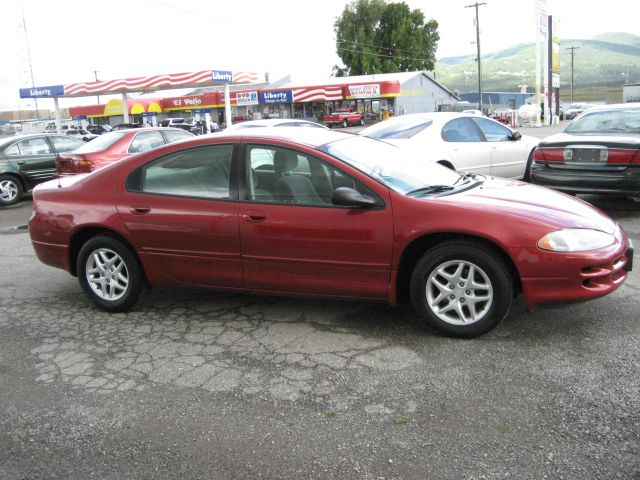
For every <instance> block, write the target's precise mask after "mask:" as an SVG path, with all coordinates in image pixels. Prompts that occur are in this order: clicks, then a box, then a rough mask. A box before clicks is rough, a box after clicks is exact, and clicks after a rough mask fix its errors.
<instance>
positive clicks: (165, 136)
mask: <svg viewBox="0 0 640 480" xmlns="http://www.w3.org/2000/svg"><path fill="white" fill-rule="evenodd" d="M192 137H193V135H192V134H191V133H189V132H185V131H182V130H179V129H176V128H136V129H130V130H117V131H115V132H109V133H105V134H104V135H100V136H99V137H98V138H96V139H95V140H93V141H92V142H89V143H87V144H85V145H83V146H82V147H80V148H78V149H77V150H74V151H73V152H68V153H64V154H60V155H58V157H57V158H56V174H55V176H56V177H61V176H66V175H76V174H78V173H89V172H92V171H94V170H97V169H99V168H102V167H104V166H106V165H109V164H111V163H113V162H117V161H118V160H121V159H123V158H125V157H128V156H129V155H132V154H134V153H140V152H145V151H147V150H150V149H152V148H156V147H159V146H160V145H165V144H167V143H172V142H177V141H179V140H186V139H188V138H192Z"/></svg>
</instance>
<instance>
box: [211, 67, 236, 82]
mask: <svg viewBox="0 0 640 480" xmlns="http://www.w3.org/2000/svg"><path fill="white" fill-rule="evenodd" d="M211 80H212V81H214V82H222V83H231V80H233V74H232V73H231V71H230V70H211Z"/></svg>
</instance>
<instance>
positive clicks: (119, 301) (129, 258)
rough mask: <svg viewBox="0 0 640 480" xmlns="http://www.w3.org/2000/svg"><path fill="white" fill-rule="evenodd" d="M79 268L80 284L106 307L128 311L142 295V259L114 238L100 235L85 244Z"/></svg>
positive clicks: (91, 297)
mask: <svg viewBox="0 0 640 480" xmlns="http://www.w3.org/2000/svg"><path fill="white" fill-rule="evenodd" d="M76 267H77V272H78V280H79V281H80V286H81V287H82V289H83V290H84V292H85V293H86V294H87V295H88V297H89V298H90V299H91V301H92V302H93V303H95V304H96V305H97V306H99V307H100V308H102V309H103V310H106V311H108V312H124V311H127V310H129V309H130V308H131V307H132V306H133V305H135V303H136V302H137V301H138V299H139V298H140V294H141V293H142V290H143V286H144V279H143V275H142V271H141V268H140V265H139V263H138V260H137V259H136V258H135V256H134V255H133V254H132V253H131V251H130V250H129V249H128V248H127V247H126V246H125V245H124V244H123V243H122V242H121V241H119V240H118V239H116V238H114V237H111V236H109V235H98V236H96V237H93V238H92V239H91V240H89V241H88V242H87V243H85V244H84V245H83V246H82V248H81V249H80V253H79V255H78V261H77V264H76Z"/></svg>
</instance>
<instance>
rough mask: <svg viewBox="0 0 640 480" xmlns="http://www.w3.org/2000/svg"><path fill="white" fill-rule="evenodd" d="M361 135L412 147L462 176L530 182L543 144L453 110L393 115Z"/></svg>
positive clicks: (500, 126)
mask: <svg viewBox="0 0 640 480" xmlns="http://www.w3.org/2000/svg"><path fill="white" fill-rule="evenodd" d="M360 135H363V136H365V137H369V138H375V139H377V140H383V141H385V142H387V143H392V144H394V145H398V146H400V147H403V148H407V149H411V150H413V151H415V152H416V153H418V154H419V155H421V156H422V157H423V158H425V159H427V160H431V161H433V162H437V163H439V164H441V165H444V166H445V167H448V168H451V169H453V170H457V171H460V172H472V173H482V174H485V175H495V176H498V177H509V178H519V179H522V178H524V179H525V180H528V175H527V172H528V164H529V163H530V162H531V158H532V157H531V153H532V151H533V149H534V148H535V146H536V145H537V144H538V142H539V140H538V139H537V138H534V137H529V136H526V135H521V134H520V132H517V131H514V130H511V129H510V128H509V127H507V126H505V125H502V124H501V123H499V122H496V121H495V120H491V119H490V118H486V117H481V116H478V115H470V114H464V113H449V112H432V113H415V114H410V115H402V116H400V117H393V118H391V119H389V120H385V121H384V122H380V123H377V124H375V125H372V126H370V127H367V128H365V129H364V130H362V131H361V132H360Z"/></svg>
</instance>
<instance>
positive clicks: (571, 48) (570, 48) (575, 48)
mask: <svg viewBox="0 0 640 480" xmlns="http://www.w3.org/2000/svg"><path fill="white" fill-rule="evenodd" d="M579 48H580V47H568V48H567V50H571V103H573V51H574V50H577V49H579Z"/></svg>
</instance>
